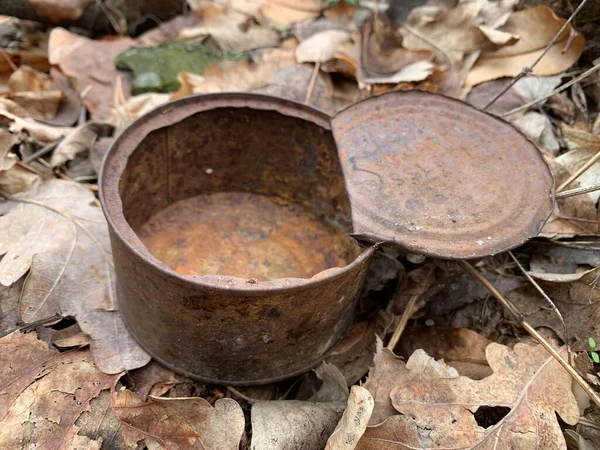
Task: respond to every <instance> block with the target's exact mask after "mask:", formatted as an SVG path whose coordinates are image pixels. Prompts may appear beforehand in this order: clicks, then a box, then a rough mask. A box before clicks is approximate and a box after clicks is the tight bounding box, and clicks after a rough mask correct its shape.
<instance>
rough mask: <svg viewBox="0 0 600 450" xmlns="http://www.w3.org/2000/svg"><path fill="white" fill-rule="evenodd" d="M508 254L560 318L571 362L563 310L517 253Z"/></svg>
mask: <svg viewBox="0 0 600 450" xmlns="http://www.w3.org/2000/svg"><path fill="white" fill-rule="evenodd" d="M508 254H509V255H510V257H511V258H512V259H513V261H514V262H515V263H516V264H517V266H518V267H519V270H520V271H521V272H522V273H523V275H525V277H526V278H527V280H529V282H530V283H531V284H532V285H533V287H534V288H536V290H537V291H538V292H539V293H540V294H542V297H544V299H545V300H546V302H548V304H549V305H550V307H551V308H552V310H553V311H554V313H555V314H556V315H557V316H558V319H559V320H560V323H561V324H562V326H563V330H564V333H565V343H566V345H567V354H568V355H569V363H570V362H571V348H570V347H569V337H570V334H569V330H568V328H567V324H566V323H565V319H564V318H563V316H562V314H561V312H560V311H559V309H558V308H557V307H556V305H555V304H554V302H553V301H552V299H551V298H550V297H548V295H547V294H546V293H545V292H544V290H543V289H542V288H541V286H540V285H539V284H538V283H537V282H536V281H535V280H534V279H533V277H532V276H531V275H529V272H527V271H526V270H525V268H524V267H523V266H522V265H521V263H520V262H519V260H518V259H517V258H516V257H515V255H513V252H511V251H509V252H508Z"/></svg>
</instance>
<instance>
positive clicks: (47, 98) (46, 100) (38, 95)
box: [6, 89, 64, 120]
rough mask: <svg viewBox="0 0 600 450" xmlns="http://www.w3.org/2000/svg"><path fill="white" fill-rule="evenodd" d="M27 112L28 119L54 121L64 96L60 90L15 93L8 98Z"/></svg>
mask: <svg viewBox="0 0 600 450" xmlns="http://www.w3.org/2000/svg"><path fill="white" fill-rule="evenodd" d="M6 98H8V99H9V100H12V101H13V102H15V103H16V104H18V105H19V106H21V107H22V108H23V109H24V110H25V111H27V117H31V118H33V119H37V120H52V119H54V118H55V117H56V114H57V113H58V110H59V108H60V105H61V104H62V101H63V98H64V94H63V92H62V91H60V90H58V89H54V90H50V91H38V92H35V91H34V92H15V93H12V94H9V95H7V96H6Z"/></svg>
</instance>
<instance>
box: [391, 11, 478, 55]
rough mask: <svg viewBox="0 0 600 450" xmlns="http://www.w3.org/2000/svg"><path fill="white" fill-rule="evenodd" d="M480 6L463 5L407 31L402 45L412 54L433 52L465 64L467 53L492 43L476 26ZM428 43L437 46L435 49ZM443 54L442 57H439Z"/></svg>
mask: <svg viewBox="0 0 600 450" xmlns="http://www.w3.org/2000/svg"><path fill="white" fill-rule="evenodd" d="M480 10H481V6H480V5H478V4H477V3H463V4H459V5H458V6H457V7H456V8H453V9H451V10H450V11H449V12H448V13H447V14H446V15H445V16H443V17H442V18H441V19H439V20H434V21H431V22H425V23H420V24H418V25H415V26H414V27H404V28H403V29H402V30H401V32H402V35H403V40H402V45H403V46H404V47H405V48H407V49H409V50H430V51H433V52H434V53H436V52H437V54H438V56H441V57H442V59H441V61H444V62H446V61H445V60H444V58H450V59H451V60H452V62H454V63H458V62H460V61H462V59H463V57H464V55H465V54H466V53H470V52H474V51H477V50H480V49H481V48H483V47H484V46H485V45H486V44H488V43H489V41H488V39H487V38H486V36H485V35H484V34H483V33H482V32H481V30H480V29H479V28H477V27H476V26H475V24H474V21H475V18H476V17H477V14H478V13H479V11H480ZM428 42H431V43H435V47H434V46H432V45H431V44H429V43H428ZM440 51H441V52H442V53H443V55H439V53H440Z"/></svg>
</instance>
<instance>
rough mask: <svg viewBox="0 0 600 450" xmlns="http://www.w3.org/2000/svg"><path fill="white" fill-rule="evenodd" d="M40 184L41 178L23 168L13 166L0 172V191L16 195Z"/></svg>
mask: <svg viewBox="0 0 600 450" xmlns="http://www.w3.org/2000/svg"><path fill="white" fill-rule="evenodd" d="M40 182H41V177H40V176H39V175H37V174H35V173H33V172H31V171H29V170H27V169H25V168H23V167H20V166H13V167H11V168H10V169H8V170H5V171H3V172H0V191H3V192H6V193H7V194H11V195H12V194H18V193H19V192H25V191H28V190H30V189H33V187H34V186H36V185H37V184H39V183H40Z"/></svg>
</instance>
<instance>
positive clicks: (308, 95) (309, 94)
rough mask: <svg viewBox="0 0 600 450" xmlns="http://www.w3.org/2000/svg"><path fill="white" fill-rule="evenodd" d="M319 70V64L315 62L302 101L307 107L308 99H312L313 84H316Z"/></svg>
mask: <svg viewBox="0 0 600 450" xmlns="http://www.w3.org/2000/svg"><path fill="white" fill-rule="evenodd" d="M319 70H321V63H320V62H318V61H317V63H316V64H315V67H314V69H313V72H312V75H311V76H310V81H309V82H308V89H307V90H306V98H305V99H304V103H306V104H307V105H308V104H310V99H311V98H312V94H313V91H314V89H315V84H316V83H317V75H319Z"/></svg>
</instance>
